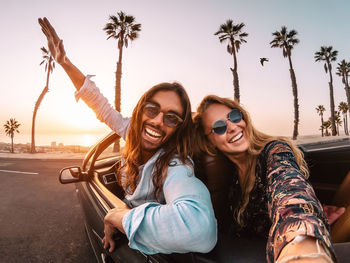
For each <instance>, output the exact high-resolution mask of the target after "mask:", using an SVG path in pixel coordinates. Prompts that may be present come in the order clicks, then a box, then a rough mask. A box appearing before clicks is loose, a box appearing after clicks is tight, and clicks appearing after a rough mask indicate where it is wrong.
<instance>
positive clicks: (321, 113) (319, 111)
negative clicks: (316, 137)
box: [316, 105, 326, 137]
mask: <svg viewBox="0 0 350 263" xmlns="http://www.w3.org/2000/svg"><path fill="white" fill-rule="evenodd" d="M316 111H317V113H318V115H320V116H321V131H322V137H323V136H324V134H323V128H324V127H323V113H324V112H325V111H326V109H325V107H324V106H323V105H318V106H317V107H316Z"/></svg>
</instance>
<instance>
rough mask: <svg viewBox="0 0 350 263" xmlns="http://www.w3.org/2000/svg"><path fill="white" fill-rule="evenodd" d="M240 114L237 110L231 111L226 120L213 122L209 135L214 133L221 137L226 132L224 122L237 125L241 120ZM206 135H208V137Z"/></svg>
mask: <svg viewBox="0 0 350 263" xmlns="http://www.w3.org/2000/svg"><path fill="white" fill-rule="evenodd" d="M242 118H243V116H242V112H241V111H240V110H239V109H232V110H231V111H230V112H229V113H228V114H227V118H226V120H218V121H216V122H214V124H213V126H212V129H211V131H210V133H209V134H211V133H216V134H218V135H222V134H224V133H225V132H226V130H227V124H226V122H227V121H228V120H229V121H230V122H232V123H239V122H240V121H241V120H242ZM209 134H208V135H209Z"/></svg>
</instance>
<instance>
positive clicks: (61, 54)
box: [38, 17, 67, 65]
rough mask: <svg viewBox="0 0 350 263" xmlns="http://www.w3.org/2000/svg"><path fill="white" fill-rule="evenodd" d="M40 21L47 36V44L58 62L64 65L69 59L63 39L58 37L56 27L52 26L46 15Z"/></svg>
mask: <svg viewBox="0 0 350 263" xmlns="http://www.w3.org/2000/svg"><path fill="white" fill-rule="evenodd" d="M38 21H39V24H40V26H41V30H42V31H43V33H44V34H45V36H46V38H47V44H48V47H49V50H50V53H51V55H52V57H53V58H54V59H55V60H56V62H57V63H58V64H60V65H62V64H63V63H64V62H65V61H66V59H67V57H66V51H65V50H64V47H63V40H62V39H60V38H59V37H58V35H57V33H56V31H55V29H54V28H53V27H52V25H51V24H50V22H49V20H48V19H47V18H46V17H44V18H43V19H41V18H39V19H38Z"/></svg>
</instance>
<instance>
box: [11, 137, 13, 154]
mask: <svg viewBox="0 0 350 263" xmlns="http://www.w3.org/2000/svg"><path fill="white" fill-rule="evenodd" d="M13 137H14V134H11V153H14V150H13Z"/></svg>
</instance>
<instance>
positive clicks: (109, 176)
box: [77, 134, 147, 263]
mask: <svg viewBox="0 0 350 263" xmlns="http://www.w3.org/2000/svg"><path fill="white" fill-rule="evenodd" d="M117 137H118V136H117V135H116V134H110V135H109V136H107V137H106V138H105V139H103V140H102V141H100V142H99V143H98V144H96V145H95V146H94V147H93V148H92V149H91V150H90V152H89V153H88V154H87V158H86V159H85V160H84V163H83V167H82V170H83V171H84V172H85V173H86V174H87V177H88V178H89V180H87V181H84V182H81V183H78V184H77V192H78V197H79V199H80V201H81V204H82V207H83V211H84V214H85V218H86V222H85V224H86V230H87V234H88V237H89V239H90V243H91V245H92V246H93V248H94V251H95V255H96V258H97V260H98V261H99V262H135V263H138V262H146V261H147V256H146V255H144V254H142V253H141V252H139V251H137V250H133V249H131V248H130V247H129V246H128V240H127V238H126V236H125V235H124V234H122V233H120V232H117V233H116V235H115V240H116V243H117V246H116V249H115V250H114V252H112V253H109V252H108V251H107V250H105V249H104V248H103V244H102V238H103V237H104V232H103V230H104V217H105V215H106V214H107V212H108V211H109V210H110V209H112V208H114V207H122V206H125V203H124V202H123V201H122V200H121V199H122V198H123V196H122V194H123V191H122V189H121V188H120V187H119V186H118V184H117V182H116V177H115V171H116V165H117V164H118V160H119V156H117V155H116V153H114V152H113V151H112V147H113V143H114V141H115V139H116V138H117Z"/></svg>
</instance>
